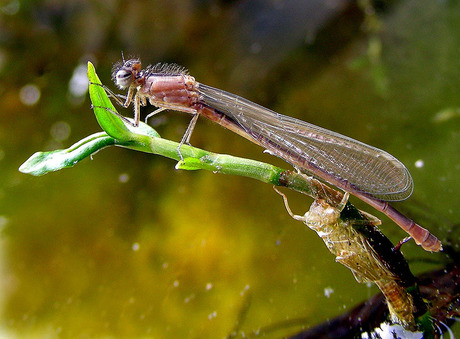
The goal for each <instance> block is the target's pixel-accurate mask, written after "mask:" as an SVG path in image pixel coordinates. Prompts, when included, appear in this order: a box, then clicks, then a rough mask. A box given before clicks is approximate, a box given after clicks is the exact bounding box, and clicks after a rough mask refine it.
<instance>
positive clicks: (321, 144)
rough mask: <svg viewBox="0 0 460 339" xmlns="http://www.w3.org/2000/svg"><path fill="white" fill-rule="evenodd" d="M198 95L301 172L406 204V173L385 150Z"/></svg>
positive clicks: (206, 92)
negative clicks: (404, 201) (403, 201)
mask: <svg viewBox="0 0 460 339" xmlns="http://www.w3.org/2000/svg"><path fill="white" fill-rule="evenodd" d="M198 91H199V92H200V94H201V97H200V101H202V102H203V103H205V104H206V105H208V106H210V107H212V108H214V109H216V110H218V111H220V112H222V113H224V114H225V115H226V116H227V117H228V118H230V119H232V120H233V121H234V122H235V123H236V124H237V125H239V126H240V127H241V128H242V129H243V130H244V131H245V132H246V133H247V134H248V135H249V136H250V137H251V138H252V139H254V141H255V142H256V143H258V144H260V145H262V146H263V147H265V148H266V149H267V150H269V151H270V152H271V153H273V154H274V155H277V156H279V157H281V158H283V159H284V160H286V161H287V162H289V163H291V164H293V165H294V166H295V167H296V168H299V169H300V170H303V171H307V172H309V173H310V174H313V175H315V176H316V177H319V178H320V179H323V180H326V181H330V182H331V181H332V180H328V178H334V180H333V181H334V182H332V183H333V184H334V185H336V186H339V185H337V182H339V183H343V184H342V185H340V186H342V187H340V186H339V187H340V188H346V187H350V186H352V187H353V188H354V189H356V190H357V191H359V192H363V193H369V194H371V195H373V196H374V197H376V198H378V199H381V200H386V201H397V200H404V199H407V198H408V197H409V196H410V195H411V194H412V191H413V181H412V177H411V175H410V173H409V171H408V170H407V168H406V167H405V166H404V165H403V164H402V163H401V162H400V161H399V160H398V159H396V158H395V157H393V156H392V155H391V154H389V153H387V152H385V151H382V150H380V149H378V148H375V147H372V146H369V145H366V144H364V143H362V142H359V141H357V140H354V139H352V138H349V137H346V136H344V135H341V134H338V133H335V132H332V131H329V130H327V129H324V128H321V127H318V126H315V125H312V124H309V123H307V122H304V121H302V120H298V119H295V118H291V117H288V116H285V115H282V114H279V113H276V112H274V111H272V110H269V109H267V108H265V107H262V106H260V105H257V104H255V103H253V102H251V101H249V100H246V99H244V98H241V97H239V96H236V95H234V94H232V93H228V92H225V91H222V90H219V89H216V88H213V87H210V86H206V85H203V84H201V83H200V84H199V87H198ZM335 179H337V180H335Z"/></svg>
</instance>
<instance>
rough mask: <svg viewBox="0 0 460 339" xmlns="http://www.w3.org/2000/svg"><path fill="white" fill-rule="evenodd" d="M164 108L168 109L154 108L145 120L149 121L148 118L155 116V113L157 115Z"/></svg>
mask: <svg viewBox="0 0 460 339" xmlns="http://www.w3.org/2000/svg"><path fill="white" fill-rule="evenodd" d="M164 110H166V108H164V107H160V108H158V109H156V110H154V111H153V112H152V113H149V114H147V116H146V117H145V120H144V121H145V123H147V120H149V119H150V118H151V117H153V116H154V115H156V114H158V113H160V112H163V111H164Z"/></svg>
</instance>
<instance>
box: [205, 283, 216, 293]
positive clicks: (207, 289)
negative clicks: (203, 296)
mask: <svg viewBox="0 0 460 339" xmlns="http://www.w3.org/2000/svg"><path fill="white" fill-rule="evenodd" d="M213 287H214V285H213V284H212V283H207V284H206V291H209V290H210V289H211V288H213Z"/></svg>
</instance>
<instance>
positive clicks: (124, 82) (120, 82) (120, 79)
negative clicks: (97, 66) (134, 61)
mask: <svg viewBox="0 0 460 339" xmlns="http://www.w3.org/2000/svg"><path fill="white" fill-rule="evenodd" d="M132 74H133V73H132V72H131V71H127V70H126V69H120V70H119V71H118V72H117V74H116V75H115V81H116V84H117V86H118V87H119V88H120V89H125V88H127V87H129V85H131V82H132V81H133V79H132Z"/></svg>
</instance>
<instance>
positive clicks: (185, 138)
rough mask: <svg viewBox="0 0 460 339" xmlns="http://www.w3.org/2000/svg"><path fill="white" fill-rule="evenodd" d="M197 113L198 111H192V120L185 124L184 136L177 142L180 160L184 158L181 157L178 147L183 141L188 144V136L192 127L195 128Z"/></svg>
mask: <svg viewBox="0 0 460 339" xmlns="http://www.w3.org/2000/svg"><path fill="white" fill-rule="evenodd" d="M198 117H199V114H198V113H193V117H192V120H190V123H189V124H188V126H187V129H186V130H185V133H184V136H183V137H182V140H181V141H180V143H179V146H177V154H179V157H180V160H181V161H183V160H184V158H183V157H182V153H181V152H180V149H181V147H182V145H183V144H184V143H185V144H187V145H189V146H190V137H191V136H192V132H193V129H194V128H195V125H196V122H197V121H198Z"/></svg>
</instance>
